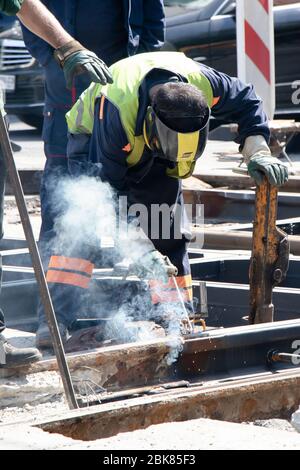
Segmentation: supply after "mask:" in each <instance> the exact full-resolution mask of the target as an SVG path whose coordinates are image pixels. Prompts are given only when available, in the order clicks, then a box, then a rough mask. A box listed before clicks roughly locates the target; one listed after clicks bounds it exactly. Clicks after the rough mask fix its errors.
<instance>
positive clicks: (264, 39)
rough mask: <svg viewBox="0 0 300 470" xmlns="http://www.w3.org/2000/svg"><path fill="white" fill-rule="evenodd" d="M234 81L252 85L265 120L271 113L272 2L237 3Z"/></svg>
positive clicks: (240, 0)
mask: <svg viewBox="0 0 300 470" xmlns="http://www.w3.org/2000/svg"><path fill="white" fill-rule="evenodd" d="M236 23H237V58H238V77H239V78H240V79H241V80H243V81H244V82H246V83H252V84H253V85H254V88H255V90H256V92H257V94H258V95H259V96H260V97H261V98H262V100H263V102H264V109H265V112H266V113H267V115H268V117H269V119H273V117H274V112H275V104H276V97H275V51H274V49H275V48H274V17H273V0H237V10H236Z"/></svg>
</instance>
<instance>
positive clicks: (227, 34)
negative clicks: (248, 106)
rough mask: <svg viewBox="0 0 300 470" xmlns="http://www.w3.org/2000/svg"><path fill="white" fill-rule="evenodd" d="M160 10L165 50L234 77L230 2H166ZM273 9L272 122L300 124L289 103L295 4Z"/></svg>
mask: <svg viewBox="0 0 300 470" xmlns="http://www.w3.org/2000/svg"><path fill="white" fill-rule="evenodd" d="M165 5H166V9H167V36H166V44H165V46H164V49H165V50H178V51H182V52H184V53H185V54H186V55H187V56H188V57H190V58H192V59H194V60H196V61H198V62H203V63H204V64H206V65H209V66H211V67H214V68H216V69H218V70H220V71H222V72H225V73H227V74H229V75H233V76H236V75H237V57H236V16H235V10H236V2H235V1H232V0H225V1H224V0H165ZM274 5H275V7H274V21H275V53H276V101H277V103H276V117H277V118H279V117H282V118H283V117H285V118H293V119H297V120H300V106H299V105H298V106H297V103H296V102H294V103H293V101H292V96H293V93H295V86H296V83H295V82H297V81H298V85H299V84H300V61H299V60H298V56H299V50H300V32H299V31H300V2H295V1H294V2H292V1H289V2H287V1H285V0H275V1H274ZM298 88H300V86H298ZM299 94H300V93H299ZM294 101H295V100H294Z"/></svg>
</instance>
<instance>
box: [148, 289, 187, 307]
mask: <svg viewBox="0 0 300 470" xmlns="http://www.w3.org/2000/svg"><path fill="white" fill-rule="evenodd" d="M180 293H181V295H182V298H183V301H184V302H191V301H192V300H193V289H192V288H190V289H183V290H180ZM151 300H152V303H153V304H154V305H155V304H158V303H169V302H179V298H178V293H177V291H176V290H164V291H152V292H151Z"/></svg>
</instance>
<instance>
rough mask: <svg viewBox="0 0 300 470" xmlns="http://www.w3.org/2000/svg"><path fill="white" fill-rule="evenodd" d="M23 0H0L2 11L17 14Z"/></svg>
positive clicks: (0, 9) (0, 10)
mask: <svg viewBox="0 0 300 470" xmlns="http://www.w3.org/2000/svg"><path fill="white" fill-rule="evenodd" d="M22 3H23V0H0V12H1V13H5V14H6V15H11V16H13V15H16V14H17V13H18V12H19V11H20V9H21V6H22Z"/></svg>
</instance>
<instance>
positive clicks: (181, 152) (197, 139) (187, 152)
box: [144, 106, 210, 179]
mask: <svg viewBox="0 0 300 470" xmlns="http://www.w3.org/2000/svg"><path fill="white" fill-rule="evenodd" d="M209 118H210V109H209V108H207V116H206V117H205V119H204V121H203V122H202V125H201V128H200V129H198V130H196V131H193V132H178V131H176V130H174V129H171V128H170V127H168V126H166V125H165V124H164V123H163V122H162V121H161V120H160V119H159V117H158V116H157V114H156V113H155V111H154V110H153V108H152V107H151V106H150V107H149V108H148V111H147V115H146V118H145V123H144V138H145V142H146V145H147V146H148V147H149V148H150V149H151V150H152V151H153V153H154V155H155V156H157V157H160V158H161V159H164V160H166V163H167V167H168V169H167V174H168V175H169V176H173V177H175V178H181V179H183V178H187V177H189V176H191V174H192V173H193V171H194V168H195V164H196V161H197V160H198V158H200V156H201V155H202V153H203V151H204V148H205V146H206V142H207V138H208V128H209V126H208V124H209ZM180 119H189V120H191V116H187V117H186V118H185V117H184V118H180ZM196 119H199V117H198V116H195V120H196Z"/></svg>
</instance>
